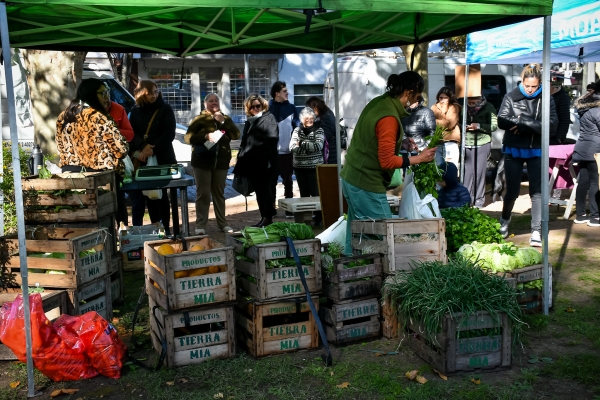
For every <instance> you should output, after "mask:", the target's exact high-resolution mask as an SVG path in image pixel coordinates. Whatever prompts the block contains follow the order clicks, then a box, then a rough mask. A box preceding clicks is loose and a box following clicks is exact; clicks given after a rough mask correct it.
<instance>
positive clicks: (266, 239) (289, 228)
mask: <svg viewBox="0 0 600 400" xmlns="http://www.w3.org/2000/svg"><path fill="white" fill-rule="evenodd" d="M242 235H243V237H244V239H245V243H244V247H245V248H248V247H250V246H255V245H257V244H263V243H276V242H280V241H281V240H282V238H284V237H291V238H292V240H305V239H314V238H315V233H314V232H313V230H312V228H311V227H310V226H308V225H306V224H296V223H293V222H275V223H273V224H271V225H269V226H266V227H264V228H255V227H252V226H247V227H245V228H244V229H242Z"/></svg>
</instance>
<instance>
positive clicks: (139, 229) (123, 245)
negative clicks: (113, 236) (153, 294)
mask: <svg viewBox="0 0 600 400" xmlns="http://www.w3.org/2000/svg"><path fill="white" fill-rule="evenodd" d="M161 239H164V238H161V237H160V235H159V234H158V226H157V225H156V224H149V225H144V226H129V227H127V230H120V231H119V239H118V240H119V248H120V250H121V253H122V254H123V262H124V264H123V269H124V270H125V271H137V270H143V269H144V243H145V242H153V241H156V240H161Z"/></svg>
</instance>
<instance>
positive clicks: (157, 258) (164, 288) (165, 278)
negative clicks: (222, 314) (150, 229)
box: [144, 236, 236, 313]
mask: <svg viewBox="0 0 600 400" xmlns="http://www.w3.org/2000/svg"><path fill="white" fill-rule="evenodd" d="M186 243H187V245H188V248H191V247H192V246H193V245H201V246H203V247H204V248H205V249H206V250H204V251H190V252H182V253H179V254H172V255H167V256H161V255H160V254H158V252H157V251H156V249H157V248H158V247H160V246H161V245H163V244H169V245H171V246H173V248H175V249H176V250H177V251H179V250H181V249H182V248H183V246H182V242H181V240H175V241H174V240H170V239H167V240H156V241H153V242H146V243H145V244H144V259H145V273H146V291H147V293H148V295H149V296H150V297H152V298H153V299H154V301H155V302H156V303H157V304H158V305H160V306H161V307H162V308H164V309H165V310H167V312H169V313H172V312H174V311H176V310H181V309H184V308H188V307H198V306H200V305H205V304H215V303H223V302H228V301H234V300H235V296H236V281H235V269H234V262H233V257H234V254H233V249H232V248H231V247H225V246H223V245H222V244H221V243H219V242H217V241H215V240H212V239H211V238H209V237H208V236H196V237H190V238H186ZM209 267H210V268H216V270H215V271H214V272H212V271H209V270H208V268H209ZM200 269H202V271H198V270H200ZM192 270H193V271H195V273H199V272H202V274H201V275H197V276H193V277H182V278H175V274H176V273H180V271H181V272H183V271H188V272H189V271H192Z"/></svg>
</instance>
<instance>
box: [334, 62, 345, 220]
mask: <svg viewBox="0 0 600 400" xmlns="http://www.w3.org/2000/svg"><path fill="white" fill-rule="evenodd" d="M337 59H338V57H337V51H334V52H333V99H334V103H335V118H337V119H338V120H339V118H340V96H339V92H338V62H337ZM340 140H341V139H340V124H339V122H338V121H336V123H335V147H336V150H337V172H338V174H337V176H338V191H339V198H338V200H339V207H340V217H341V216H342V215H344V194H343V193H342V178H341V177H340V174H341V173H342V144H341V143H340Z"/></svg>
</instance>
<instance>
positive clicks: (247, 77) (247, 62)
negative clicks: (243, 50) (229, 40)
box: [244, 54, 250, 98]
mask: <svg viewBox="0 0 600 400" xmlns="http://www.w3.org/2000/svg"><path fill="white" fill-rule="evenodd" d="M244 87H245V89H246V96H245V98H248V96H250V54H244Z"/></svg>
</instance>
